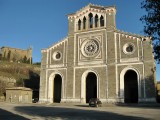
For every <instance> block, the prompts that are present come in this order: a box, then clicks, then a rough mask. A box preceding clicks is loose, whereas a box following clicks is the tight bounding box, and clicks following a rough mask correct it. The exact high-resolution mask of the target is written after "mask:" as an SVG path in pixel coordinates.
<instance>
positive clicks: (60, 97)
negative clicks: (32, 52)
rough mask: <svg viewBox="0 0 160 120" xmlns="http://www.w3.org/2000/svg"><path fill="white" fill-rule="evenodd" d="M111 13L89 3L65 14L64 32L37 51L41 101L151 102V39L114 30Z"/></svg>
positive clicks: (113, 9) (152, 97) (153, 63)
mask: <svg viewBox="0 0 160 120" xmlns="http://www.w3.org/2000/svg"><path fill="white" fill-rule="evenodd" d="M115 17H116V8H115V7H114V6H109V7H104V6H98V5H93V4H89V5H87V6H85V7H84V8H82V9H81V10H79V11H77V12H76V13H73V14H69V15H68V26H69V31H68V36H67V37H66V38H64V39H63V40H62V41H60V42H58V43H57V44H54V45H52V46H51V47H49V48H47V49H43V50H42V51H41V52H42V61H41V75H40V98H39V101H40V102H50V103H53V102H79V103H88V101H89V99H90V98H99V99H100V100H101V101H102V102H106V103H107V102H122V103H139V102H145V101H155V61H154V56H153V53H152V45H151V40H150V38H149V37H145V36H141V35H136V34H131V33H127V32H123V31H120V30H118V29H117V28H116V22H115Z"/></svg>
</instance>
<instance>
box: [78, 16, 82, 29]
mask: <svg viewBox="0 0 160 120" xmlns="http://www.w3.org/2000/svg"><path fill="white" fill-rule="evenodd" d="M78 30H81V20H80V19H79V20H78Z"/></svg>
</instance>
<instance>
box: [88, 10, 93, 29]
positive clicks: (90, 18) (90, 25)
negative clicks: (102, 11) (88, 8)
mask: <svg viewBox="0 0 160 120" xmlns="http://www.w3.org/2000/svg"><path fill="white" fill-rule="evenodd" d="M88 17H89V28H93V14H92V13H89V15H88Z"/></svg>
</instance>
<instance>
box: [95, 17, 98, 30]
mask: <svg viewBox="0 0 160 120" xmlns="http://www.w3.org/2000/svg"><path fill="white" fill-rule="evenodd" d="M95 27H98V15H97V14H96V16H95Z"/></svg>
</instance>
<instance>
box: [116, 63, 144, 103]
mask: <svg viewBox="0 0 160 120" xmlns="http://www.w3.org/2000/svg"><path fill="white" fill-rule="evenodd" d="M127 71H133V72H134V73H135V76H134V77H135V78H136V82H137V87H138V88H137V89H138V99H139V98H140V97H141V89H140V82H139V81H140V73H139V71H138V70H137V69H136V68H134V67H132V66H128V67H126V68H124V69H123V70H122V71H121V73H120V91H119V92H120V98H121V99H122V100H123V101H122V102H125V101H124V100H125V75H126V73H127Z"/></svg>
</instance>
